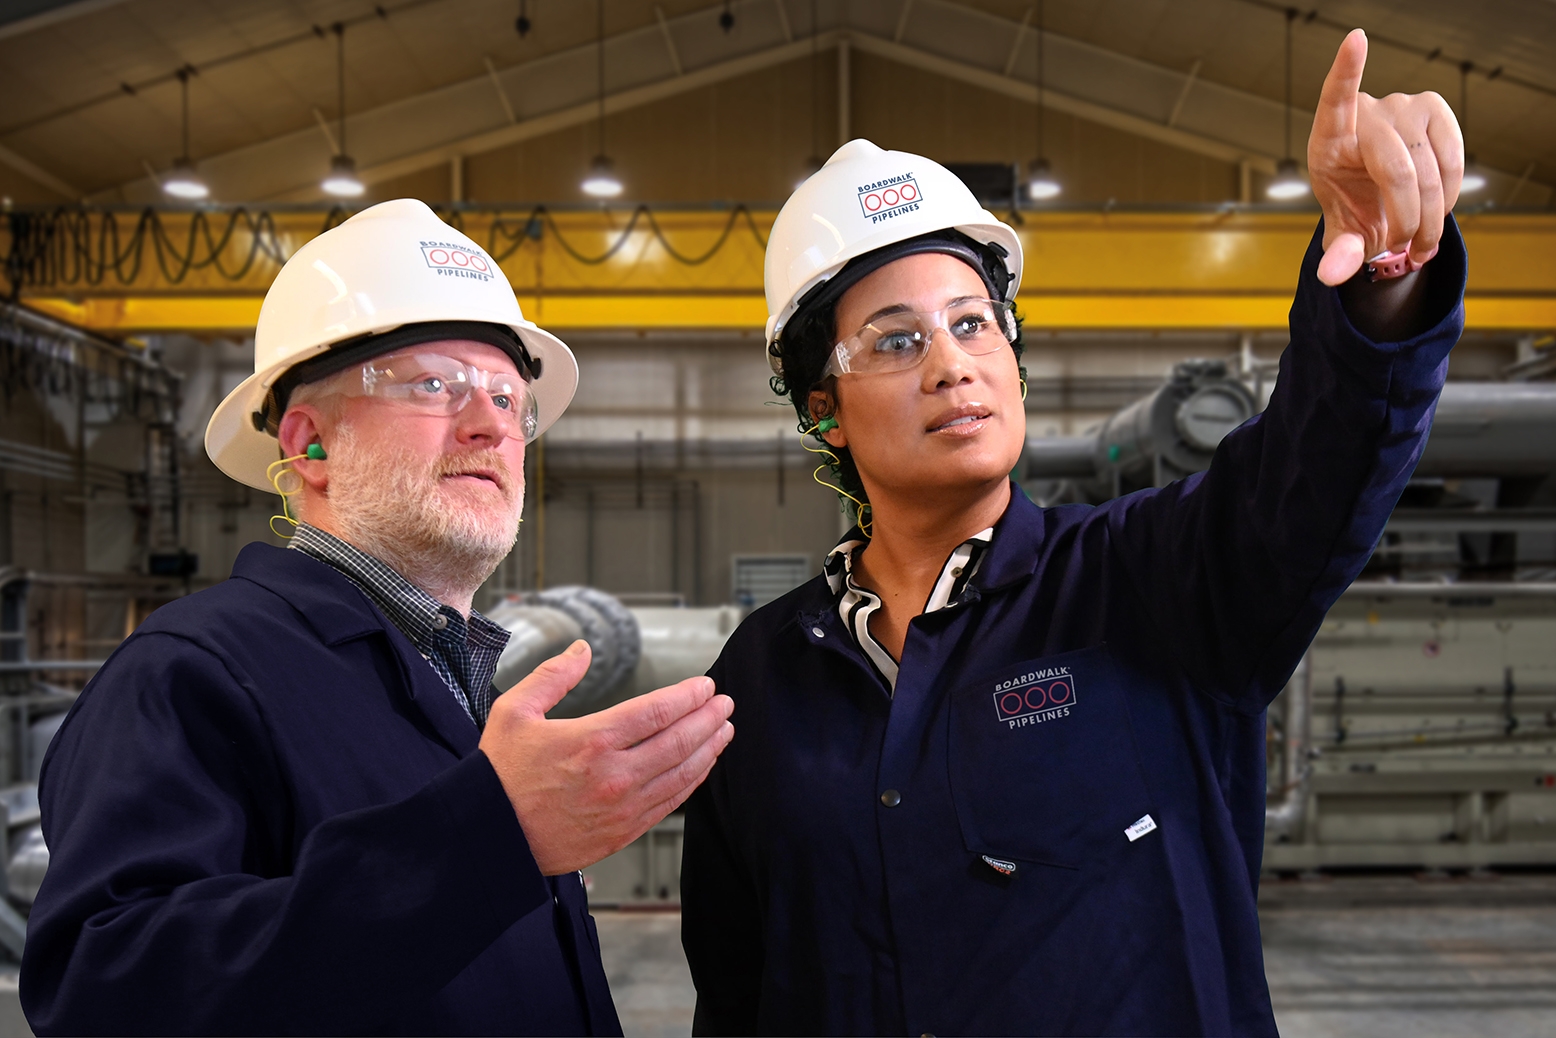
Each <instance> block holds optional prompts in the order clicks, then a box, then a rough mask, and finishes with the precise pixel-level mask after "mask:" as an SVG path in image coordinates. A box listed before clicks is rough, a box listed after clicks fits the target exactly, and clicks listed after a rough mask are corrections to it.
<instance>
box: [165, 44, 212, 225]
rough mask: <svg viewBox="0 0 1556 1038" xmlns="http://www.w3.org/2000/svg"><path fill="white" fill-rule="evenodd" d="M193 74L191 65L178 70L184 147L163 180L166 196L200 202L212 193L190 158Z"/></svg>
mask: <svg viewBox="0 0 1556 1038" xmlns="http://www.w3.org/2000/svg"><path fill="white" fill-rule="evenodd" d="M193 74H194V68H193V66H190V65H185V66H184V67H183V68H181V69H179V70H178V84H179V88H180V89H181V90H182V91H183V103H184V136H183V143H184V147H183V152H182V153H181V154H180V155H179V156H178V158H176V159H174V160H173V169H172V170H171V171H170V172H169V173H168V175H167V176H165V177H163V178H162V190H163V191H164V192H165V193H166V194H169V195H171V196H172V197H174V198H178V199H183V200H184V201H187V202H198V201H200V200H201V199H203V198H206V197H208V196H209V195H210V193H211V189H210V188H208V187H206V185H205V181H203V180H201V179H200V174H198V173H196V172H195V167H194V160H192V159H191V158H190V157H189V77H190V76H191V75H193Z"/></svg>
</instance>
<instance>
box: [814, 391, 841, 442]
mask: <svg viewBox="0 0 1556 1038" xmlns="http://www.w3.org/2000/svg"><path fill="white" fill-rule="evenodd" d="M807 406H808V407H809V408H810V420H811V424H812V425H813V426H815V427H816V437H817V438H818V439H820V440H822V441H823V442H825V443H826V444H827V445H829V446H832V447H847V446H848V437H847V436H846V435H844V433H843V427H842V424H841V420H840V418H839V417H838V409H837V402H836V401H834V400H833V399H832V394H830V393H828V392H826V391H825V390H821V389H815V390H812V391H811V394H810V399H809V400H808V401H807Z"/></svg>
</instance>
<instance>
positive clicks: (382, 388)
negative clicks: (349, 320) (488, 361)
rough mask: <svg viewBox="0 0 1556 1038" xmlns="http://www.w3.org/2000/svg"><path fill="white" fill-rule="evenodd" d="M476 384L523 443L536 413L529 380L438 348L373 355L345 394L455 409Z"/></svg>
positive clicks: (432, 411)
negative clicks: (446, 353) (456, 357)
mask: <svg viewBox="0 0 1556 1038" xmlns="http://www.w3.org/2000/svg"><path fill="white" fill-rule="evenodd" d="M477 390H480V391H481V392H483V393H485V394H486V395H487V396H488V397H490V398H491V401H492V406H493V408H495V409H496V411H497V413H498V414H499V415H501V416H502V421H503V422H504V424H505V426H506V430H507V435H509V436H519V437H521V438H522V439H523V440H524V442H525V443H528V442H530V441H531V440H533V439H534V438H535V433H536V430H537V429H538V428H539V425H540V420H539V415H538V414H537V413H536V410H535V397H534V395H533V394H532V393H531V392H530V389H529V383H527V382H525V381H524V379H523V377H521V376H520V375H517V374H515V373H514V372H511V371H486V370H485V369H482V368H477V367H475V366H473V365H470V364H466V363H465V362H464V361H460V360H455V359H454V358H453V357H446V356H444V355H443V354H441V353H431V352H427V351H423V350H404V351H401V352H398V353H390V354H387V355H386V356H382V357H374V358H373V359H372V360H371V361H369V362H367V363H366V364H364V365H362V381H361V384H360V386H359V385H357V384H356V382H355V380H349V379H348V380H347V385H346V386H344V387H343V388H342V392H344V393H345V394H346V395H348V396H371V397H377V398H378V399H381V400H384V401H386V402H389V403H392V404H394V405H396V406H397V407H401V408H404V409H405V410H407V411H414V412H417V413H419V414H428V415H455V414H458V413H459V412H460V411H463V410H464V409H465V407H466V406H467V405H468V404H469V403H470V401H471V399H472V398H473V397H474V395H475V392H476V391H477Z"/></svg>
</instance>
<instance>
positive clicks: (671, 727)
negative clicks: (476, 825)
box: [481, 641, 735, 876]
mask: <svg viewBox="0 0 1556 1038" xmlns="http://www.w3.org/2000/svg"><path fill="white" fill-rule="evenodd" d="M588 669H589V645H588V643H587V642H582V641H577V642H574V643H573V644H572V645H571V646H570V647H569V648H568V650H567V651H566V652H565V653H563V654H562V655H560V656H553V657H552V658H551V659H549V660H547V661H546V662H544V663H542V664H541V665H540V666H539V667H536V668H535V670H534V672H533V673H532V674H530V676H529V677H527V678H525V679H524V680H523V681H521V682H519V683H518V684H517V685H515V686H513V688H511V689H509V690H508V693H507V694H506V695H503V696H499V697H498V698H497V701H496V702H495V703H493V704H492V712H491V715H490V716H489V717H488V718H487V721H486V730H485V731H484V732H482V734H481V750H482V752H483V753H485V754H486V756H487V757H488V758H489V759H490V760H491V762H492V767H493V768H494V769H496V771H497V777H498V778H499V779H501V780H502V786H503V789H504V790H505V791H506V792H507V794H508V799H509V800H511V801H513V810H514V813H515V814H517V815H518V816H519V824H520V825H521V826H523V828H524V836H525V838H526V839H527V840H528V841H529V846H530V850H531V851H532V852H533V853H534V855H535V861H536V863H538V864H539V865H540V871H541V872H543V873H544V874H546V875H548V876H559V875H562V874H563V873H566V872H572V871H574V870H576V869H581V868H583V867H585V866H587V865H593V864H594V863H595V862H597V861H599V860H600V859H601V858H603V857H605V856H606V855H608V854H614V853H615V852H616V851H619V850H621V848H623V847H625V846H626V845H627V844H629V843H631V842H632V841H633V840H635V839H637V838H638V837H639V836H641V835H643V833H645V832H647V831H648V829H649V827H650V826H652V825H653V824H654V823H655V822H657V821H659V820H660V819H661V818H663V817H664V816H665V815H667V814H669V813H670V812H671V811H673V810H675V809H676V807H678V806H679V805H680V804H681V802H682V801H684V800H685V799H686V798H687V797H688V796H690V795H691V793H692V790H694V789H696V788H697V786H698V785H699V784H701V782H702V780H703V779H705V778H707V776H708V772H709V770H710V769H712V767H713V762H714V761H715V760H716V759H718V755H719V754H720V753H722V752H723V750H724V747H725V746H728V745H729V741H730V739H732V738H733V737H734V734H735V729H734V726H733V725H731V724H730V723H729V715H730V714H731V713H732V712H733V711H734V708H735V704H734V702H733V701H732V700H731V699H730V698H729V697H728V696H717V695H714V694H713V682H712V681H711V680H710V679H708V678H688V679H686V680H685V681H682V682H680V683H678V684H675V685H671V686H670V687H669V688H661V689H659V690H658V691H655V692H650V693H648V694H647V695H642V696H638V697H637V698H635V699H629V700H627V701H626V702H625V703H619V704H617V705H616V706H613V707H611V708H610V709H609V710H602V711H600V712H599V713H597V714H590V715H589V716H588V717H580V718H576V719H570V720H549V719H548V718H547V717H546V711H547V710H550V709H551V708H552V707H554V706H556V705H557V703H559V702H561V701H562V697H563V696H565V695H566V694H567V692H568V690H569V689H571V688H572V687H573V686H574V685H576V684H578V681H579V679H580V678H582V677H583V675H584V672H585V671H586V670H588Z"/></svg>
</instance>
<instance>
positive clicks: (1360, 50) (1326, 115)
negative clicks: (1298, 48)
mask: <svg viewBox="0 0 1556 1038" xmlns="http://www.w3.org/2000/svg"><path fill="white" fill-rule="evenodd" d="M1366 65H1367V34H1366V33H1365V32H1363V31H1362V30H1360V29H1352V30H1351V33H1350V35H1349V36H1347V37H1346V38H1345V40H1344V42H1342V43H1341V44H1340V50H1339V52H1338V53H1336V54H1335V56H1334V64H1333V65H1331V66H1330V67H1329V75H1327V76H1325V77H1324V89H1323V92H1322V93H1321V94H1319V98H1318V110H1317V111H1316V112H1314V113H1313V135H1314V136H1315V137H1342V138H1343V137H1354V136H1355V135H1356V94H1357V93H1358V92H1359V91H1360V90H1361V81H1362V69H1363V68H1365V67H1366Z"/></svg>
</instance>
